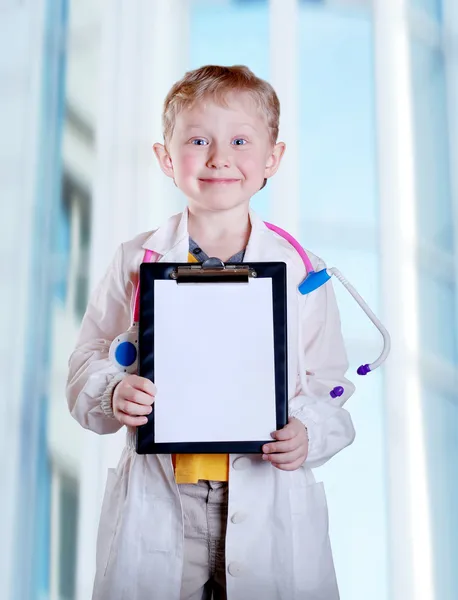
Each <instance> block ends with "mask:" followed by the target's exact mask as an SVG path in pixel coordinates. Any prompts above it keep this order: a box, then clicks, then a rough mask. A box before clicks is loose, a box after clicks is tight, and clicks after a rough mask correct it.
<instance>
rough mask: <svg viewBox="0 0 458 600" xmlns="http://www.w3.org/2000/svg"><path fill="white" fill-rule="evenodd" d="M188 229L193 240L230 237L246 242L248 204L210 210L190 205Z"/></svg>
mask: <svg viewBox="0 0 458 600" xmlns="http://www.w3.org/2000/svg"><path fill="white" fill-rule="evenodd" d="M188 231H189V235H190V236H191V237H192V238H193V239H194V240H207V241H209V242H212V241H221V240H222V239H226V238H232V239H235V238H236V239H238V240H242V241H243V247H245V246H246V244H247V243H248V238H249V237H250V232H251V223H250V216H249V209H248V205H241V206H237V207H235V208H231V209H229V210H219V211H211V210H205V209H202V208H200V207H194V206H192V207H191V206H190V207H189V209H188Z"/></svg>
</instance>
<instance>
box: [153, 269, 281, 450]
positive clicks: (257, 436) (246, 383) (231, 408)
mask: <svg viewBox="0 0 458 600" xmlns="http://www.w3.org/2000/svg"><path fill="white" fill-rule="evenodd" d="M154 305H155V306H154V312H155V315H154V373H155V383H156V386H157V395H156V401H155V405H154V406H155V408H154V410H155V419H154V423H155V432H154V435H155V442H156V443H165V442H222V441H257V440H269V439H271V436H270V434H271V432H272V431H275V430H276V405H275V366H274V337H273V305H272V280H271V279H270V278H261V279H250V281H249V283H248V284H245V283H198V284H181V285H178V284H177V283H176V282H175V281H171V280H170V281H169V280H158V281H155V282H154Z"/></svg>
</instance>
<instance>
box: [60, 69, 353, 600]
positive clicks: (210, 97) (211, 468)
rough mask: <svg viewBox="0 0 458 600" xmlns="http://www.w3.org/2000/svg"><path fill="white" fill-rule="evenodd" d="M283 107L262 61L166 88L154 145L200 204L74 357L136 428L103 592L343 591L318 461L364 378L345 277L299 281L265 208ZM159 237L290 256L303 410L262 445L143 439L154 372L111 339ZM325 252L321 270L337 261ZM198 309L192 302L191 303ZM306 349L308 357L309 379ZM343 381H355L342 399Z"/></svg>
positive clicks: (94, 388) (108, 509)
mask: <svg viewBox="0 0 458 600" xmlns="http://www.w3.org/2000/svg"><path fill="white" fill-rule="evenodd" d="M279 112H280V109H279V102H278V98H277V96H276V94H275V92H274V90H273V89H272V87H271V86H270V85H269V84H268V83H267V82H265V81H263V80H261V79H259V78H257V77H256V76H255V75H254V74H253V73H252V72H251V71H250V70H249V69H247V68H246V67H217V66H207V67H202V68H201V69H197V70H195V71H192V72H190V73H187V74H186V75H185V77H184V78H183V79H182V80H181V81H179V82H177V83H176V84H175V85H174V86H173V88H172V89H171V91H170V92H169V94H168V96H167V98H166V101H165V105H164V115H163V121H164V144H155V145H154V152H155V154H156V156H157V159H158V161H159V164H160V166H161V168H162V171H163V172H164V173H165V175H167V176H168V177H171V178H173V179H174V181H175V184H176V185H177V186H178V188H180V190H181V191H182V192H183V193H184V194H185V196H186V198H187V201H188V206H187V209H186V210H185V211H184V213H183V214H182V215H176V216H174V217H172V218H171V219H170V220H169V221H168V222H167V223H166V224H165V225H164V226H163V227H160V228H159V229H157V230H155V231H154V232H148V233H146V234H142V235H140V236H138V237H136V238H135V239H134V240H132V241H130V242H127V243H126V244H122V245H121V247H120V248H119V250H118V252H117V253H116V255H115V258H114V260H113V262H112V264H111V266H110V268H109V270H108V272H107V274H106V276H105V278H104V280H103V281H102V282H101V284H100V285H99V287H98V289H97V290H96V292H95V293H94V295H93V297H92V299H91V301H90V303H89V306H88V309H87V312H86V315H85V317H84V319H83V323H82V327H81V333H80V337H79V340H78V343H77V348H76V350H75V352H74V353H73V355H72V357H71V359H70V374H69V382H68V401H69V406H70V410H71V412H72V414H73V416H74V417H75V418H76V419H77V420H78V421H79V422H80V423H81V424H82V425H83V426H84V427H87V428H90V429H92V430H94V431H96V432H98V433H101V434H103V433H111V432H114V431H117V430H118V429H119V428H121V427H122V426H123V425H125V426H127V428H128V435H127V445H126V448H125V450H124V453H123V455H122V458H121V461H120V464H119V466H118V468H117V469H116V470H113V471H110V472H109V476H108V481H107V487H106V492H105V498H104V502H103V507H102V515H101V521H100V526H99V537H98V549H97V574H96V581H95V586H94V596H93V598H94V599H97V600H102V599H103V600H121V599H124V598H125V599H127V598H128V599H129V600H131V599H134V598H135V599H137V600H179V599H180V600H201V599H204V598H210V597H211V596H212V594H213V597H214V598H216V599H220V600H222V599H225V598H227V599H228V600H252V599H253V598H255V597H259V598H262V599H263V600H294V599H297V600H312V599H313V600H337V599H338V597H339V594H338V589H337V584H336V578H335V573H334V566H333V560H332V554H331V548H330V542H329V536H328V516H327V507H326V498H325V493H324V489H323V485H322V484H321V483H316V482H315V479H314V476H313V473H312V470H311V469H312V468H313V467H317V466H319V465H322V464H323V463H325V462H326V461H327V460H329V459H330V458H331V457H332V456H333V455H335V454H336V453H337V452H339V451H340V450H341V449H343V448H344V447H346V446H348V445H349V444H351V443H352V441H353V439H354V429H353V425H352V422H351V418H350V416H349V414H348V412H346V411H345V410H344V409H343V408H342V405H343V404H344V402H345V401H346V400H347V399H348V398H349V396H350V395H351V393H352V392H353V389H354V388H353V386H352V384H351V383H350V382H349V381H347V380H346V379H345V377H344V375H345V372H346V369H347V359H346V354H345V349H344V346H343V341H342V336H341V331H340V319H339V313H338V309H337V305H336V301H335V297H334V293H333V290H332V287H331V285H330V284H329V283H328V284H326V285H325V286H322V287H321V288H319V290H317V291H315V292H314V293H313V294H310V295H308V296H301V295H300V294H298V292H297V286H298V284H299V283H300V282H301V281H302V280H303V278H304V276H305V273H304V265H303V263H302V260H301V259H300V258H299V257H298V255H297V253H296V251H295V250H294V249H293V248H292V247H291V246H290V245H289V244H288V243H287V242H286V241H285V240H284V239H283V238H280V237H279V236H278V235H276V234H275V233H272V232H270V231H269V230H268V229H267V228H266V226H265V225H264V223H263V222H262V221H261V220H260V219H259V218H258V217H257V215H255V214H254V213H253V212H252V211H251V210H250V208H249V202H250V199H251V197H252V196H253V195H254V194H255V193H256V192H257V191H258V190H259V189H261V188H262V187H263V186H264V185H265V183H266V181H267V179H269V178H270V177H272V176H273V175H274V174H275V173H276V171H277V169H278V167H279V165H280V162H281V158H282V156H283V153H284V151H285V145H284V144H283V143H281V142H277V135H278V124H279ZM286 201H287V200H286ZM145 250H150V251H152V252H153V253H154V256H155V259H156V260H161V261H165V262H175V261H180V262H183V261H186V260H188V261H192V262H197V261H199V262H201V261H203V260H205V259H206V258H207V257H211V256H215V257H218V258H220V259H221V260H223V261H225V262H226V261H229V262H240V261H242V260H245V261H246V262H250V261H273V260H276V261H283V262H285V263H286V264H287V269H288V290H287V293H288V303H287V308H288V388H289V422H288V424H287V425H286V427H284V428H283V429H282V430H280V431H277V432H275V433H273V438H274V441H272V442H271V443H268V444H266V445H265V446H264V447H263V454H262V455H249V456H241V455H231V456H227V455H205V456H204V455H176V456H172V457H171V456H169V455H137V454H136V453H135V449H134V448H135V446H134V436H135V427H137V426H139V425H141V424H143V423H145V422H146V420H147V419H146V415H148V414H149V413H150V412H151V406H152V404H153V402H154V399H155V394H156V389H155V386H154V384H153V383H152V382H150V381H148V380H146V379H143V378H141V377H138V376H136V375H127V376H126V375H125V374H119V373H118V372H117V371H116V369H115V368H114V367H113V365H111V364H110V362H109V360H108V349H109V347H110V344H111V341H112V340H113V339H114V338H115V337H116V336H117V335H118V334H119V333H120V332H122V331H125V330H126V329H128V327H129V326H130V325H131V305H132V300H133V297H134V294H135V286H136V281H137V278H138V269H139V265H140V263H141V261H142V258H143V255H144V252H145ZM311 260H312V263H313V266H314V267H315V269H318V268H321V267H322V266H323V263H322V262H321V261H320V260H319V259H318V258H316V257H313V256H311ZM196 310H197V311H198V307H190V315H192V314H194V313H195V311H196ZM301 355H302V356H301ZM299 364H304V365H305V366H306V369H307V373H306V387H307V389H303V386H302V385H301V383H300V382H301V378H300V377H299ZM302 381H304V377H302ZM221 385H224V382H222V383H221ZM335 386H343V387H344V389H345V393H344V395H343V396H341V397H340V398H334V399H333V398H331V397H330V396H329V391H330V390H331V389H332V388H333V387H335Z"/></svg>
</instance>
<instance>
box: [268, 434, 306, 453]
mask: <svg viewBox="0 0 458 600" xmlns="http://www.w3.org/2000/svg"><path fill="white" fill-rule="evenodd" d="M301 443H302V441H301V440H300V438H299V437H298V436H297V435H296V436H295V437H293V438H292V439H290V440H285V441H284V442H271V443H269V444H264V446H263V447H262V451H263V452H264V454H272V453H274V452H291V451H292V450H296V448H298V447H299V445H300V444H301Z"/></svg>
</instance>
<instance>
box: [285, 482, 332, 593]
mask: <svg viewBox="0 0 458 600" xmlns="http://www.w3.org/2000/svg"><path fill="white" fill-rule="evenodd" d="M290 506H291V523H292V539H293V552H294V557H293V561H294V588H295V591H296V593H297V598H300V599H302V598H308V597H310V598H313V599H314V600H315V599H316V600H334V599H338V597H339V596H338V591H337V584H336V580H335V572H334V564H333V560H332V552H331V544H330V541H329V519H328V506H327V502H326V494H325V490H324V486H323V483H321V482H320V483H315V484H312V485H307V486H299V487H294V488H292V489H291V490H290ZM305 593H307V595H305Z"/></svg>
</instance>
